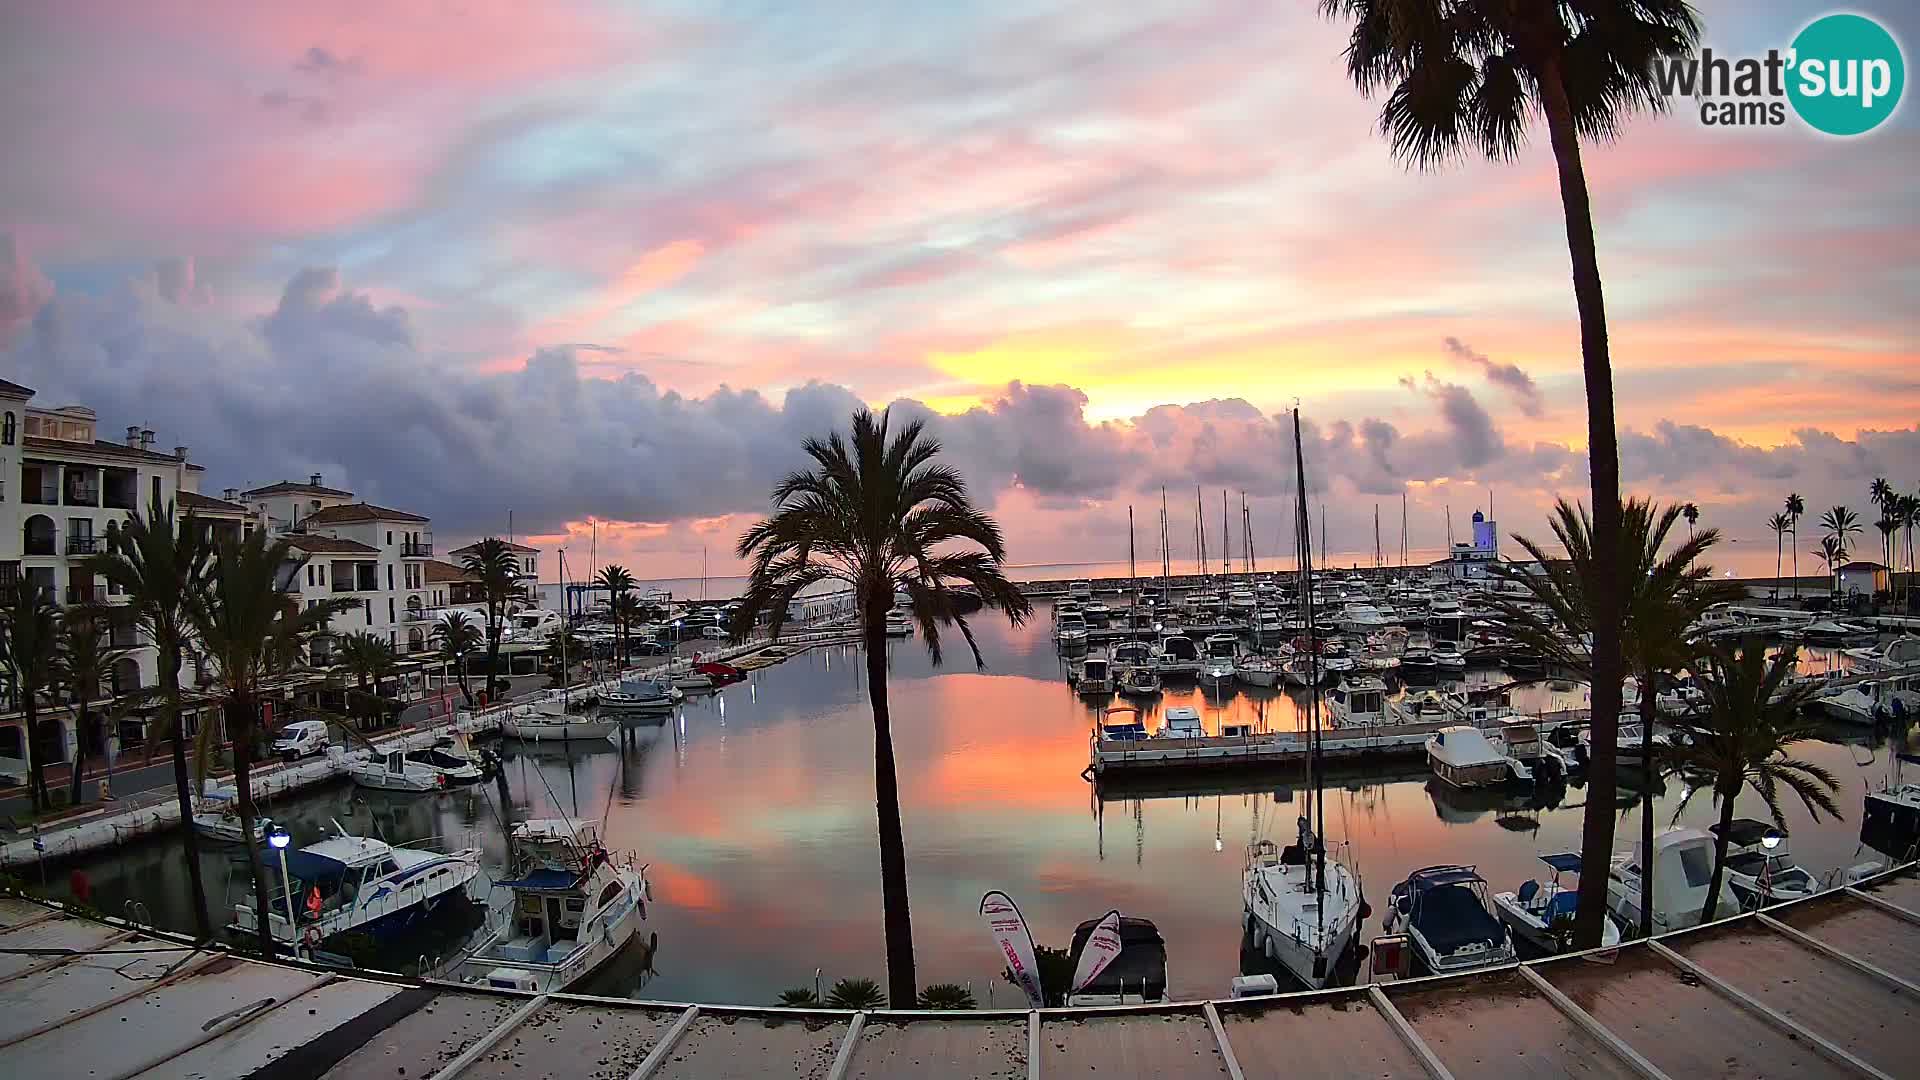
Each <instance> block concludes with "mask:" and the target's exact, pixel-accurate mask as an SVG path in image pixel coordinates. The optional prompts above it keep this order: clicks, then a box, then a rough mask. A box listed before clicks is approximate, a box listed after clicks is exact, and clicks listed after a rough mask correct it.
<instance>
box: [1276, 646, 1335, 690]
mask: <svg viewBox="0 0 1920 1080" xmlns="http://www.w3.org/2000/svg"><path fill="white" fill-rule="evenodd" d="M1280 673H1281V675H1282V676H1283V677H1285V679H1286V680H1287V682H1289V683H1291V684H1292V685H1294V686H1299V687H1312V686H1316V685H1320V684H1324V683H1325V682H1327V681H1328V680H1329V679H1330V678H1332V675H1333V673H1332V672H1330V671H1328V670H1327V667H1326V660H1325V659H1324V658H1322V659H1319V660H1318V661H1316V660H1315V658H1314V657H1312V656H1310V655H1308V654H1306V653H1304V652H1302V653H1295V654H1294V655H1292V656H1289V657H1287V658H1286V660H1284V661H1282V662H1281V664H1280Z"/></svg>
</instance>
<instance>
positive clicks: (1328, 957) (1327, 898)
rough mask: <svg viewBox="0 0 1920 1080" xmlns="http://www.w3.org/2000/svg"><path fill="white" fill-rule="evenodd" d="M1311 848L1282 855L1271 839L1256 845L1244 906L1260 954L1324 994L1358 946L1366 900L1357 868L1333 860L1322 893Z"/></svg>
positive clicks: (1243, 887)
mask: <svg viewBox="0 0 1920 1080" xmlns="http://www.w3.org/2000/svg"><path fill="white" fill-rule="evenodd" d="M1310 845H1311V841H1310V840H1306V841H1303V842H1302V843H1300V844H1296V845H1293V846H1290V847H1288V848H1287V849H1286V851H1284V852H1281V851H1277V850H1276V849H1275V846H1274V843H1273V841H1271V840H1260V841H1257V842H1255V843H1254V845H1253V846H1252V848H1251V849H1249V851H1248V859H1247V869H1246V871H1245V872H1244V873H1243V874H1242V875H1241V879H1240V901H1241V904H1242V906H1243V908H1244V910H1245V913H1246V929H1247V932H1248V934H1249V935H1251V937H1252V939H1253V947H1254V950H1255V951H1256V952H1259V953H1261V954H1263V955H1265V956H1266V957H1267V958H1268V959H1269V960H1272V961H1274V962H1275V963H1277V964H1279V965H1281V966H1282V967H1284V968H1286V969H1287V971H1288V972H1290V973H1291V974H1292V975H1293V977H1294V978H1296V979H1298V980H1299V981H1300V982H1301V983H1302V984H1303V985H1305V986H1306V987H1307V988H1308V989H1310V990H1319V989H1322V988H1324V987H1325V986H1326V985H1327V981H1328V979H1329V978H1330V977H1331V976H1332V975H1333V973H1334V971H1335V969H1336V968H1337V967H1338V966H1339V963H1340V958H1341V957H1343V956H1345V955H1346V953H1347V950H1349V949H1351V948H1352V947H1353V943H1354V938H1355V937H1356V936H1357V935H1358V933H1359V929H1360V920H1361V917H1362V916H1361V912H1362V910H1363V909H1364V907H1365V900H1364V898H1363V897H1362V896H1361V894H1360V881H1359V879H1358V878H1357V877H1356V876H1355V875H1354V873H1353V869H1352V868H1351V867H1349V866H1347V865H1346V864H1345V863H1344V862H1341V861H1339V860H1336V859H1328V860H1327V863H1326V882H1325V888H1324V889H1323V888H1320V887H1319V883H1318V882H1317V881H1316V880H1315V874H1314V872H1313V871H1314V863H1315V862H1316V861H1317V860H1315V859H1314V858H1313V857H1312V856H1311V855H1310V854H1309V853H1308V852H1309V849H1310Z"/></svg>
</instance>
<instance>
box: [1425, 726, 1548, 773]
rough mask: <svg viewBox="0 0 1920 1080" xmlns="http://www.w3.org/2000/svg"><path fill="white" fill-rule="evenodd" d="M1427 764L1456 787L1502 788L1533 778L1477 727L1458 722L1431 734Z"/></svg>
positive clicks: (1428, 740)
mask: <svg viewBox="0 0 1920 1080" xmlns="http://www.w3.org/2000/svg"><path fill="white" fill-rule="evenodd" d="M1427 764H1428V765H1429V766H1430V767H1431V768H1432V769H1433V775H1434V776H1436V777H1439V779H1440V781H1441V782H1442V783H1445V784H1450V785H1452V786H1453V787H1457V788H1461V789H1466V788H1482V787H1498V786H1500V785H1502V784H1505V783H1506V782H1507V781H1509V780H1532V779H1533V773H1532V771H1531V770H1529V769H1528V768H1527V767H1526V766H1525V765H1523V764H1521V763H1520V762H1518V761H1514V760H1513V759H1511V758H1509V757H1507V754H1506V748H1505V747H1502V746H1498V745H1496V744H1495V743H1494V742H1493V740H1491V739H1489V738H1488V737H1487V735H1486V733H1485V732H1483V731H1481V730H1480V729H1479V728H1476V727H1468V726H1467V725H1465V724H1458V725H1455V726H1453V727H1445V728H1441V729H1440V730H1439V731H1436V732H1434V733H1433V734H1431V735H1428V736H1427Z"/></svg>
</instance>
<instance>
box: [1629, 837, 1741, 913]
mask: <svg viewBox="0 0 1920 1080" xmlns="http://www.w3.org/2000/svg"><path fill="white" fill-rule="evenodd" d="M1653 850H1654V858H1655V859H1656V860H1657V861H1656V863H1655V866H1656V867H1657V869H1656V870H1655V871H1654V875H1653V932H1654V933H1656V934H1664V933H1667V932H1668V931H1671V930H1684V929H1686V928H1687V927H1689V926H1698V925H1699V924H1700V912H1701V911H1702V910H1703V909H1704V908H1705V907H1706V902H1707V890H1708V887H1709V886H1710V885H1711V884H1712V882H1713V837H1712V836H1711V835H1709V834H1708V833H1707V832H1705V831H1704V830H1701V829H1670V830H1668V831H1667V832H1664V833H1661V834H1660V835H1658V836H1656V837H1654V838H1653ZM1642 858H1643V854H1642V852H1641V850H1640V845H1639V844H1635V845H1634V846H1633V850H1632V851H1630V852H1625V853H1622V854H1618V855H1615V856H1614V857H1613V865H1612V866H1611V867H1609V869H1608V872H1607V910H1608V911H1609V912H1611V913H1612V914H1613V917H1614V918H1615V919H1616V920H1618V921H1619V923H1620V925H1621V927H1622V928H1623V929H1625V930H1626V931H1629V932H1635V933H1637V932H1638V930H1639V927H1640V865H1641V860H1642ZM1739 910H1740V909H1739V905H1738V904H1737V903H1736V902H1735V901H1734V899H1733V892H1732V890H1731V889H1728V888H1727V887H1726V885H1725V884H1724V883H1723V884H1722V885H1721V887H1720V900H1719V903H1718V904H1716V905H1715V913H1716V914H1717V915H1718V916H1719V917H1722V918H1724V917H1725V916H1728V915H1732V914H1735V913H1737V912H1738V911H1739Z"/></svg>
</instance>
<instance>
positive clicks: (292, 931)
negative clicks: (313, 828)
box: [267, 825, 300, 940]
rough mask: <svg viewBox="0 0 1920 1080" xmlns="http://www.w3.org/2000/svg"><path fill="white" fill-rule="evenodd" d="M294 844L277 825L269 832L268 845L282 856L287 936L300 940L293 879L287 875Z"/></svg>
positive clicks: (282, 889) (291, 837)
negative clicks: (291, 847) (294, 913)
mask: <svg viewBox="0 0 1920 1080" xmlns="http://www.w3.org/2000/svg"><path fill="white" fill-rule="evenodd" d="M291 843H293V836H292V835H291V834H290V833H288V832H287V830H286V829H284V828H282V827H281V826H279V825H275V826H274V827H273V828H272V829H270V830H268V831H267V844H268V846H270V847H272V848H273V850H274V852H275V853H276V854H278V855H279V856H280V894H281V895H282V896H284V897H285V898H286V901H287V934H288V936H289V937H291V938H294V939H295V940H298V934H297V933H296V932H297V931H298V930H299V928H300V923H299V921H298V920H296V919H295V918H294V917H293V878H291V877H289V876H288V875H287V845H288V844H291Z"/></svg>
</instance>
